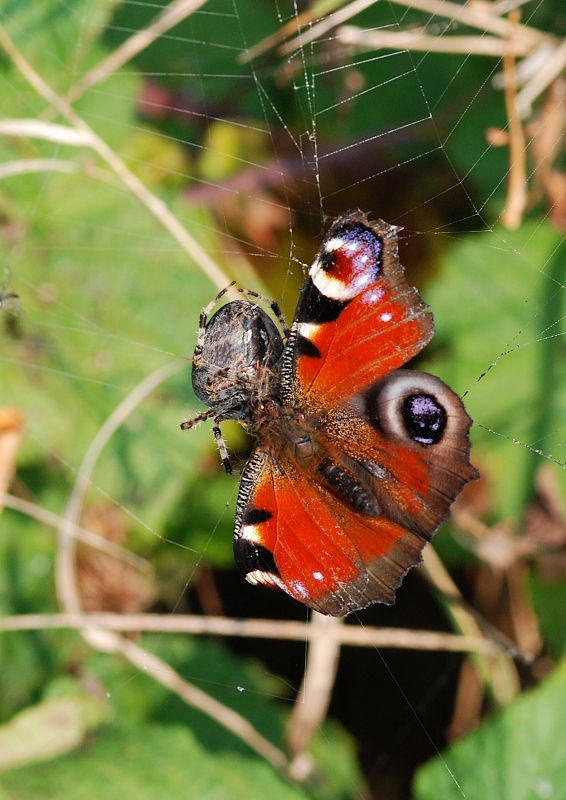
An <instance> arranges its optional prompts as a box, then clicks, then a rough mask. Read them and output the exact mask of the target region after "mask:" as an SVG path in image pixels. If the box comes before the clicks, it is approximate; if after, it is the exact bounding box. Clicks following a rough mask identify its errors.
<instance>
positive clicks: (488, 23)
mask: <svg viewBox="0 0 566 800" xmlns="http://www.w3.org/2000/svg"><path fill="white" fill-rule="evenodd" d="M374 2H377V0H354V2H352V3H349V4H348V5H347V6H345V7H344V8H342V9H340V10H339V11H337V12H335V13H333V14H329V15H328V16H327V17H325V18H324V19H322V20H320V22H317V23H316V24H314V25H312V26H311V27H310V28H309V29H308V31H303V32H301V33H299V34H298V35H297V36H296V37H295V38H293V39H291V40H290V41H289V42H287V43H286V44H284V45H282V46H281V47H280V48H279V50H278V52H279V53H280V54H281V55H289V54H290V53H293V52H295V51H296V50H300V49H301V48H303V47H304V46H305V45H307V44H309V43H310V42H312V41H314V40H315V39H317V38H319V37H321V36H323V35H324V34H325V33H328V31H330V30H332V29H333V28H336V26H337V25H340V24H341V23H342V22H344V21H346V20H348V19H350V18H351V17H353V16H354V15H356V14H358V13H360V11H363V10H364V9H366V8H368V7H369V6H371V5H373V3H374ZM393 2H394V3H395V4H396V5H401V6H405V7H408V8H414V9H416V10H418V11H424V12H425V13H427V14H432V15H433V16H435V17H446V18H448V19H452V20H454V21H456V22H458V23H460V24H461V25H469V26H470V27H472V28H479V29H481V30H483V31H486V32H488V33H493V34H495V35H497V36H498V37H500V39H502V40H510V41H512V42H513V44H512V45H511V46H512V47H513V49H515V48H518V49H520V51H521V52H523V51H525V52H527V53H528V52H530V51H531V50H533V49H534V48H535V47H538V46H539V45H540V44H541V43H542V42H543V41H553V37H551V36H548V34H545V33H541V32H540V31H538V30H536V29H535V28H529V27H528V26H526V25H518V26H516V27H515V26H514V25H513V23H510V22H509V21H508V20H506V19H501V18H500V17H498V16H496V15H495V14H493V13H492V12H491V11H490V10H489V9H488V8H487V5H484V4H479V3H478V4H473V3H467V4H466V5H458V3H452V2H448V0H393ZM403 33H405V32H403ZM446 38H450V37H446ZM401 46H403V45H401ZM405 46H407V45H405ZM509 46H510V45H509V44H507V49H509Z"/></svg>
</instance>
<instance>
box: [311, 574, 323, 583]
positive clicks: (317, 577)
mask: <svg viewBox="0 0 566 800" xmlns="http://www.w3.org/2000/svg"><path fill="white" fill-rule="evenodd" d="M312 576H313V578H314V579H315V581H322V580H324V575H323V574H322V572H313V574H312Z"/></svg>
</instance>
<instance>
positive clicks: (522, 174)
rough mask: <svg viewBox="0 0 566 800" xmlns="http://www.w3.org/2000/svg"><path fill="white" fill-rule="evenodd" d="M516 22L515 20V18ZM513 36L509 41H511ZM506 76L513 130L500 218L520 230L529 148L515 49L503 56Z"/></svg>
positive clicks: (510, 121)
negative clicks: (520, 106)
mask: <svg viewBox="0 0 566 800" xmlns="http://www.w3.org/2000/svg"><path fill="white" fill-rule="evenodd" d="M519 15H520V11H518V10H515V11H512V12H511V14H510V17H513V18H514V19H515V24H518V20H519ZM512 21H513V20H512ZM511 42H512V39H510V40H509V44H511ZM503 75H504V78H505V87H504V91H505V110H506V112H507V122H508V129H509V178H508V181H507V196H506V198H505V208H504V210H503V213H502V214H501V217H500V220H499V221H500V222H501V224H502V225H503V226H504V227H505V228H508V229H509V230H516V229H517V228H518V227H519V225H520V224H521V220H522V218H523V214H524V211H525V208H526V207H527V148H526V145H525V134H524V133H523V125H522V123H521V117H520V116H519V113H518V111H517V73H516V71H515V57H514V55H513V53H512V52H511V50H509V51H508V52H506V53H505V55H504V56H503Z"/></svg>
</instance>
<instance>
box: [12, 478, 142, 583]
mask: <svg viewBox="0 0 566 800" xmlns="http://www.w3.org/2000/svg"><path fill="white" fill-rule="evenodd" d="M0 506H5V507H6V508H11V509H12V510H13V511H19V512H21V513H22V514H26V515H27V516H28V517H33V518H34V519H36V520H38V522H43V523H44V524H45V525H49V526H50V527H52V528H58V527H59V526H60V525H61V522H62V519H63V518H62V517H60V516H59V514H54V513H53V512H52V511H48V510H47V509H46V508H42V506H38V505H36V504H35V503H30V502H29V500H23V499H22V498H21V497H15V496H14V495H13V494H6V493H5V492H0ZM73 528H74V536H75V537H76V538H77V539H78V540H79V541H81V542H83V543H84V544H88V545H89V546H90V547H94V548H96V549H97V550H100V551H101V552H103V553H108V555H110V556H113V557H114V558H119V559H120V561H125V562H126V563H127V564H131V566H132V567H135V568H136V569H139V570H140V571H141V572H146V573H149V574H153V567H152V565H151V564H150V563H149V561H146V560H145V558H142V557H141V556H138V555H136V554H135V553H132V552H130V551H129V550H126V548H125V547H121V546H120V545H119V544H116V543H115V542H111V541H109V540H108V539H105V538H104V536H100V535H99V534H98V533H94V532H93V531H89V530H87V529H86V528H82V527H81V526H80V525H74V526H73Z"/></svg>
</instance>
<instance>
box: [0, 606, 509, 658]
mask: <svg viewBox="0 0 566 800" xmlns="http://www.w3.org/2000/svg"><path fill="white" fill-rule="evenodd" d="M91 626H96V627H100V628H107V629H108V630H115V631H122V632H126V631H135V632H142V631H157V632H160V633H190V634H195V635H198V634H209V635H212V636H241V637H249V638H257V639H278V640H290V641H298V642H305V641H308V642H312V641H315V640H316V639H319V638H325V639H331V640H333V641H336V642H339V643H340V644H341V645H342V646H344V647H374V648H375V647H388V648H395V649H402V650H440V651H448V652H454V653H462V652H464V653H483V654H486V655H494V654H495V652H496V650H497V645H496V644H495V643H494V642H493V641H492V640H491V639H487V638H485V637H484V636H482V635H481V634H479V635H477V636H465V635H459V634H458V635H457V634H454V633H441V632H438V631H415V630H410V629H405V628H368V627H361V626H357V625H339V626H334V627H326V628H323V627H321V626H316V625H305V624H304V623H302V622H285V621H280V620H266V619H246V620H244V619H230V618H228V617H204V616H196V615H195V616H193V615H190V614H189V615H184V614H164V615H161V614H108V613H96V614H22V615H17V616H12V617H0V631H17V630H42V629H49V628H76V629H78V630H81V629H82V628H85V627H91Z"/></svg>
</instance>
